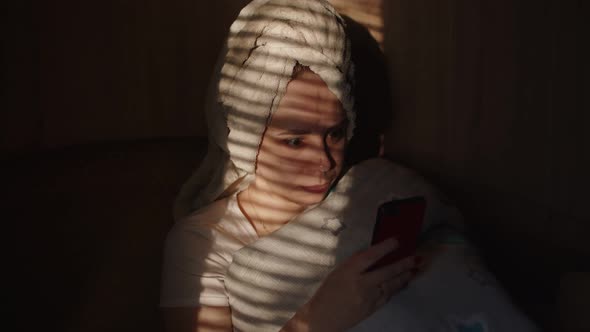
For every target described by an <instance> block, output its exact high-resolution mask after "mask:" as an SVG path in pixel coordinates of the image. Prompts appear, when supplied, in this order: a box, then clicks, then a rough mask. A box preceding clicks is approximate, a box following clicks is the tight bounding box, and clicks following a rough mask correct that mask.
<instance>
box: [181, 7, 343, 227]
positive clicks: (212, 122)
mask: <svg viewBox="0 0 590 332" xmlns="http://www.w3.org/2000/svg"><path fill="white" fill-rule="evenodd" d="M297 63H299V64H301V65H304V66H307V67H309V68H310V69H311V70H312V71H313V72H315V73H316V74H317V75H319V76H320V77H321V78H322V80H323V81H324V82H325V83H326V84H327V86H328V88H329V89H330V91H332V92H333V93H334V95H336V97H338V99H339V100H340V102H341V103H342V106H343V108H344V110H345V112H346V116H347V118H348V120H349V121H348V122H349V127H348V138H349V139H350V138H351V137H352V133H353V129H354V112H353V104H354V100H353V97H352V85H353V84H352V82H353V70H354V69H353V65H352V62H351V56H350V42H349V41H348V39H347V37H346V35H345V32H344V20H343V19H342V17H340V16H339V15H338V14H337V13H336V11H335V10H334V8H333V7H332V6H331V5H330V4H329V3H328V2H327V1H325V0H254V1H252V2H251V3H250V4H248V5H247V6H246V7H244V9H242V11H241V12H240V14H239V15H238V17H237V19H236V20H235V22H234V23H233V24H232V26H231V27H230V32H229V36H228V39H227V43H226V45H225V48H224V50H223V51H222V54H221V56H220V58H219V61H218V64H217V67H216V70H215V74H214V77H213V81H212V84H211V91H210V93H209V94H210V96H209V101H208V104H207V105H206V110H205V111H206V116H207V125H208V128H209V146H208V152H207V155H206V157H205V159H204V160H203V162H202V163H201V165H200V167H199V169H198V170H197V171H196V172H195V173H194V174H193V175H192V176H191V178H190V179H189V180H188V181H187V182H186V183H185V184H184V186H183V188H182V190H181V192H180V194H179V196H178V198H177V200H176V203H175V207H174V216H175V219H179V218H181V217H183V216H185V215H187V214H188V213H190V212H191V211H194V210H196V209H198V208H200V207H202V206H204V205H207V204H209V203H210V202H212V201H214V200H216V199H219V198H221V197H225V196H227V195H230V194H232V193H234V192H236V191H237V190H239V189H240V188H243V187H245V186H246V185H247V184H248V183H249V182H250V181H251V180H252V178H253V173H254V170H255V167H256V156H257V153H258V148H259V146H260V142H261V140H262V136H263V134H264V130H265V128H266V125H267V123H268V122H269V120H270V118H271V117H272V114H273V112H274V111H276V109H277V107H278V105H279V102H280V100H281V98H282V96H283V95H284V93H285V90H286V87H287V83H288V82H289V80H290V79H291V76H292V72H293V68H294V67H295V65H296V64H297Z"/></svg>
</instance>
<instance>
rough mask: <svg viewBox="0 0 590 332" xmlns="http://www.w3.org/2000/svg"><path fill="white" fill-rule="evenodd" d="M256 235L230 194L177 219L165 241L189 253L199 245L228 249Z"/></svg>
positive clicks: (235, 247)
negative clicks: (187, 250)
mask: <svg viewBox="0 0 590 332" xmlns="http://www.w3.org/2000/svg"><path fill="white" fill-rule="evenodd" d="M256 237H257V236H256V232H255V231H254V230H253V229H252V226H251V225H250V223H249V222H248V220H247V219H246V218H245V217H244V215H243V214H242V213H241V211H240V210H239V208H238V207H237V201H236V198H235V195H233V196H230V197H226V198H224V199H220V200H217V201H215V202H213V203H211V204H209V205H207V206H205V207H203V208H201V209H199V210H197V211H195V212H193V213H191V214H189V215H188V216H186V217H184V218H182V219H180V220H178V221H177V222H176V223H175V224H174V225H173V227H172V228H171V229H170V231H169V232H168V236H167V239H166V242H167V244H170V243H175V246H181V247H183V250H186V249H190V250H189V251H191V252H193V251H195V250H198V249H200V248H201V247H203V246H206V247H207V248H217V249H219V250H221V251H223V252H232V251H235V250H238V249H239V248H241V247H242V246H244V245H246V244H248V243H251V242H252V241H255V240H256Z"/></svg>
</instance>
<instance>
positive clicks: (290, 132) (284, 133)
mask: <svg viewBox="0 0 590 332" xmlns="http://www.w3.org/2000/svg"><path fill="white" fill-rule="evenodd" d="M310 132H311V131H310V130H308V129H296V128H292V129H288V128H285V129H280V131H279V132H278V133H277V135H279V136H287V135H306V134H309V133H310Z"/></svg>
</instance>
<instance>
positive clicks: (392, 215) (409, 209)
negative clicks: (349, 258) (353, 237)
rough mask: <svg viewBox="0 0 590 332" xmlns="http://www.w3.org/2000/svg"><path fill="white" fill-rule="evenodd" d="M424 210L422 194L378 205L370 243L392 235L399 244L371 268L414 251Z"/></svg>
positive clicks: (389, 262)
mask: <svg viewBox="0 0 590 332" xmlns="http://www.w3.org/2000/svg"><path fill="white" fill-rule="evenodd" d="M425 210H426V200H425V199H424V197H422V196H418V197H411V198H406V199H400V200H393V201H389V202H387V203H383V204H382V205H381V206H380V207H379V209H378V211H377V221H376V223H375V228H374V230H373V239H372V241H371V243H372V244H377V243H379V242H381V241H384V240H387V239H389V238H391V237H394V238H395V239H396V240H397V241H398V243H399V245H398V248H397V249H395V250H394V251H392V252H391V253H389V254H388V255H387V256H385V257H383V258H382V259H380V260H379V261H378V262H377V263H375V264H374V265H373V266H372V267H371V268H370V269H371V270H374V269H376V268H378V267H381V266H385V265H389V264H391V263H394V262H397V261H399V260H400V259H403V258H405V257H408V256H411V255H413V254H414V253H415V252H416V246H417V242H418V235H419V234H420V231H421V229H422V223H423V221H424V212H425Z"/></svg>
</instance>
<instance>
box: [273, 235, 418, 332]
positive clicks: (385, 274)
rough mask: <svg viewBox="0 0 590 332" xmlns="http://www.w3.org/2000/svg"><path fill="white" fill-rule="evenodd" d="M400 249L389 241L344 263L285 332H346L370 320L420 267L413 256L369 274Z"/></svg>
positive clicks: (286, 327)
mask: <svg viewBox="0 0 590 332" xmlns="http://www.w3.org/2000/svg"><path fill="white" fill-rule="evenodd" d="M396 248H397V242H396V241H395V240H394V239H389V240H386V241H383V242H381V243H379V244H376V245H374V246H372V247H370V248H368V249H366V250H364V251H361V252H358V253H356V254H355V255H353V256H351V257H350V258H348V259H347V260H346V261H344V262H342V264H340V265H339V266H338V267H337V268H336V269H334V270H333V271H332V272H331V273H330V274H329V275H328V277H327V278H326V279H325V280H324V282H323V284H322V286H321V287H320V288H319V289H318V290H317V291H316V293H315V294H314V296H313V297H312V299H311V300H310V301H309V302H308V303H307V304H306V305H305V306H304V307H302V308H301V309H300V310H299V311H298V312H297V314H296V315H295V316H294V317H293V319H292V320H291V321H290V322H289V324H288V325H287V326H285V329H284V330H297V331H301V330H305V331H343V330H346V329H348V328H351V327H352V326H354V325H356V324H358V323H359V322H361V321H362V320H363V319H365V318H367V317H368V316H370V315H371V314H372V313H373V312H375V311H376V310H377V309H378V308H380V307H381V306H382V305H383V304H385V303H386V302H387V301H388V300H389V299H390V298H391V296H392V295H393V294H395V293H396V292H397V291H399V290H400V289H402V288H403V287H405V286H406V284H407V283H408V282H409V281H410V279H411V278H412V277H413V275H414V274H415V272H416V269H417V268H419V267H420V263H421V262H420V259H417V258H416V256H411V257H407V258H404V259H403V260H401V261H399V262H396V263H393V264H391V265H388V266H384V267H382V268H379V269H376V270H372V271H367V270H368V269H369V268H370V267H371V266H372V265H373V264H375V263H376V262H377V261H378V260H379V259H381V258H382V257H383V256H385V255H386V254H387V253H389V252H391V251H393V250H395V249H396ZM289 327H293V329H291V328H289Z"/></svg>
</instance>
